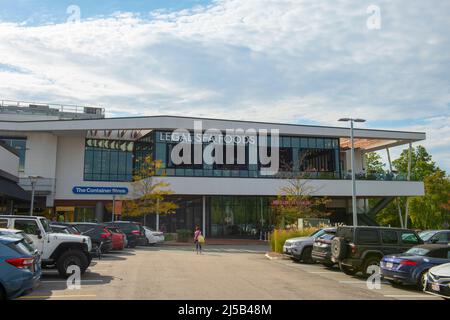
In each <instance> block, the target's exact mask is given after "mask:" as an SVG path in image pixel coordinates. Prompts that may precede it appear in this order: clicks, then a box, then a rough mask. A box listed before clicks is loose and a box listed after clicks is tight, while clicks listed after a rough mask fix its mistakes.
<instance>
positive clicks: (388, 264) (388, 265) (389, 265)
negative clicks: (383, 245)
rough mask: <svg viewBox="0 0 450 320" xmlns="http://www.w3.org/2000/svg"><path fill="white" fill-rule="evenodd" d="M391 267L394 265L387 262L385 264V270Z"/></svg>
mask: <svg viewBox="0 0 450 320" xmlns="http://www.w3.org/2000/svg"><path fill="white" fill-rule="evenodd" d="M393 266H394V264H393V263H392V262H387V263H386V268H387V269H392V267H393Z"/></svg>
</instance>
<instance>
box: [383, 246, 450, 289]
mask: <svg viewBox="0 0 450 320" xmlns="http://www.w3.org/2000/svg"><path fill="white" fill-rule="evenodd" d="M448 262H450V246H449V245H442V244H423V245H420V246H416V247H413V248H411V249H409V250H408V251H406V252H405V253H402V254H396V255H388V256H384V257H383V259H382V260H381V265H380V269H381V275H382V276H383V278H384V279H386V280H388V281H389V282H392V283H401V284H409V285H416V286H417V287H418V288H419V289H420V290H423V289H424V287H425V282H426V274H427V272H428V270H429V269H430V268H432V267H434V266H437V265H441V264H444V263H448Z"/></svg>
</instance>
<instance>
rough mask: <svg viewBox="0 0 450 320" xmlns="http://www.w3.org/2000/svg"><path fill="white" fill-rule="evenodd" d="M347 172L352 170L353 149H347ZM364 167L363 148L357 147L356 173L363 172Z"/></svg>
mask: <svg viewBox="0 0 450 320" xmlns="http://www.w3.org/2000/svg"><path fill="white" fill-rule="evenodd" d="M344 161H345V162H344V163H345V168H344V170H345V172H344V173H347V172H350V171H351V169H352V162H351V150H347V151H345V160H344ZM363 168H365V167H364V154H363V152H362V150H361V149H355V173H359V172H362V170H363Z"/></svg>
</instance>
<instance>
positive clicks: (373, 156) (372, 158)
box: [364, 152, 386, 174]
mask: <svg viewBox="0 0 450 320" xmlns="http://www.w3.org/2000/svg"><path fill="white" fill-rule="evenodd" d="M364 157H365V162H366V171H367V173H369V174H374V173H384V172H385V169H384V167H385V166H386V165H385V164H384V163H383V161H382V160H381V157H380V155H379V154H378V153H376V152H367V153H365V154H364Z"/></svg>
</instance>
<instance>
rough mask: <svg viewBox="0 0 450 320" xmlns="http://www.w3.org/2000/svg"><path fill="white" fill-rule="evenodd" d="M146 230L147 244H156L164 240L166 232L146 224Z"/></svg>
mask: <svg viewBox="0 0 450 320" xmlns="http://www.w3.org/2000/svg"><path fill="white" fill-rule="evenodd" d="M143 228H144V232H145V238H146V244H147V245H149V244H156V243H161V242H164V233H163V232H159V231H155V230H152V229H151V228H149V227H146V226H144V227H143Z"/></svg>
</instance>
